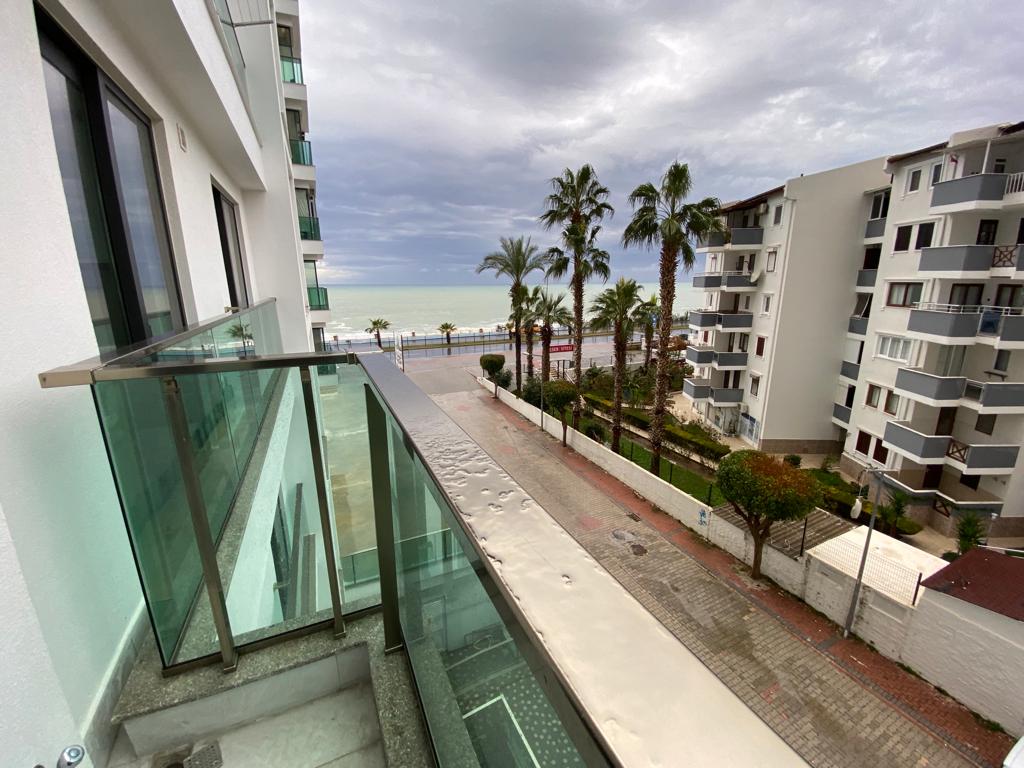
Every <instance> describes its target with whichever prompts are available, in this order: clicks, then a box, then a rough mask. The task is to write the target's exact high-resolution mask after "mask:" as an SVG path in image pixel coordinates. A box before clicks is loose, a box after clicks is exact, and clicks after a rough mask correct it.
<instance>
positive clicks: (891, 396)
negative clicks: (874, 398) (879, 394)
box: [884, 390, 900, 416]
mask: <svg viewBox="0 0 1024 768" xmlns="http://www.w3.org/2000/svg"><path fill="white" fill-rule="evenodd" d="M899 407H900V396H899V395H897V394H896V393H895V392H893V391H892V390H889V391H888V392H886V393H885V408H884V410H885V412H886V413H888V414H889V415H890V416H895V415H896V411H897V410H899Z"/></svg>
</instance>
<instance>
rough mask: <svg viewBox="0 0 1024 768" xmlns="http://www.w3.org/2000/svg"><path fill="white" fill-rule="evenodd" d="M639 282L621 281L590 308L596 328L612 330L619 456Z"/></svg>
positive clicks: (614, 423) (614, 442)
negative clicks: (628, 349) (628, 350)
mask: <svg viewBox="0 0 1024 768" xmlns="http://www.w3.org/2000/svg"><path fill="white" fill-rule="evenodd" d="M641 290H643V289H642V288H641V287H640V286H639V285H637V284H636V280H627V279H626V278H624V277H620V278H619V280H618V282H616V283H615V285H614V286H613V287H612V288H606V289H605V290H603V291H602V292H601V293H600V294H598V296H597V298H596V299H594V303H593V304H591V305H590V311H591V312H592V313H593V317H592V318H591V320H590V325H591V327H592V328H598V329H603V328H611V329H612V340H613V346H614V349H615V368H614V371H615V390H614V395H613V400H612V450H613V451H615V452H616V453H618V451H619V438H620V436H621V435H622V385H623V380H624V379H625V377H626V340H627V339H628V338H629V337H630V336H631V335H632V333H633V318H634V316H635V312H636V307H637V304H640V303H641V301H642V299H641V298H640V291H641Z"/></svg>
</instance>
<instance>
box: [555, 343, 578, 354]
mask: <svg viewBox="0 0 1024 768" xmlns="http://www.w3.org/2000/svg"><path fill="white" fill-rule="evenodd" d="M574 349H576V345H575V344H552V345H551V351H552V352H572V351H573V350H574Z"/></svg>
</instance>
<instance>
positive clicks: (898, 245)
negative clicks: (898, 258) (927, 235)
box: [892, 224, 914, 253]
mask: <svg viewBox="0 0 1024 768" xmlns="http://www.w3.org/2000/svg"><path fill="white" fill-rule="evenodd" d="M913 233H914V227H913V225H912V224H904V225H903V226H900V227H896V239H895V240H894V241H893V244H892V250H893V253H903V252H904V251H909V250H910V238H911V235H913ZM904 234H906V238H905V239H904V237H903V235H904Z"/></svg>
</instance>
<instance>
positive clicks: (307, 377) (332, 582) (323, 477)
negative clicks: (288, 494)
mask: <svg viewBox="0 0 1024 768" xmlns="http://www.w3.org/2000/svg"><path fill="white" fill-rule="evenodd" d="M299 373H300V375H301V378H302V400H303V402H304V404H305V406H306V407H305V410H306V430H307V432H308V434H309V452H310V455H311V456H312V458H313V476H314V480H315V481H316V500H317V507H318V508H319V510H320V533H321V535H322V536H323V539H324V558H325V559H326V561H327V583H328V585H329V586H330V589H331V610H332V612H333V614H334V635H335V637H344V635H345V618H344V616H342V615H341V580H340V579H339V578H338V558H337V552H336V551H335V548H334V526H333V525H331V506H330V503H329V501H328V498H327V466H326V464H325V463H324V452H323V448H322V446H321V445H320V426H319V424H317V420H316V395H315V393H314V392H313V375H312V373H311V372H310V366H308V365H304V366H302V367H301V368H300V369H299Z"/></svg>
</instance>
